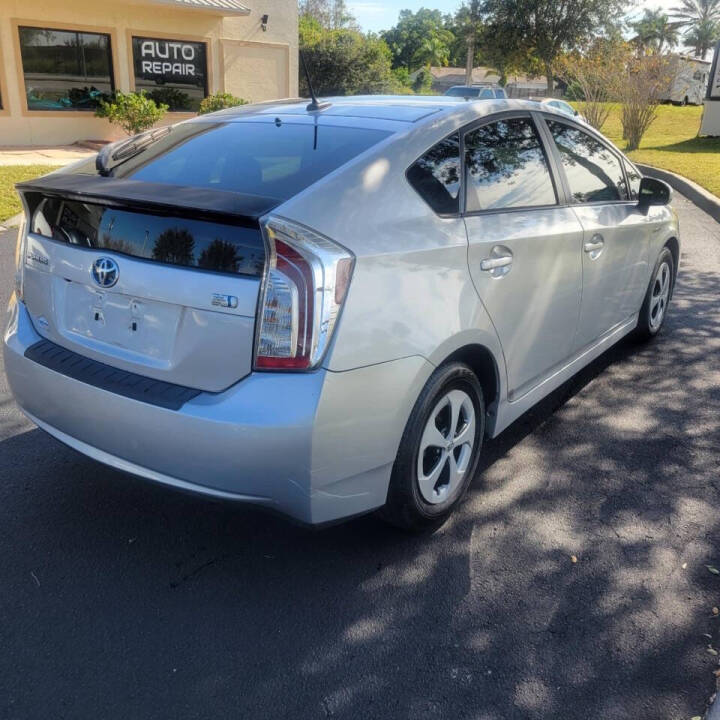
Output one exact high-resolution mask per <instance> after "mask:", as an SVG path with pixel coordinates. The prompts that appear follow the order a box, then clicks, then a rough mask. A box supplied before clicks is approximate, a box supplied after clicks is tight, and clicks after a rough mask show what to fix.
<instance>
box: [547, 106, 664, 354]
mask: <svg viewBox="0 0 720 720" xmlns="http://www.w3.org/2000/svg"><path fill="white" fill-rule="evenodd" d="M545 120H546V123H547V128H548V130H549V133H550V135H551V136H552V141H553V147H554V152H555V154H556V161H557V164H558V165H559V166H560V167H561V168H562V170H563V182H564V183H565V186H566V192H567V196H568V198H569V201H570V202H571V203H572V207H573V209H574V211H575V214H576V215H577V217H578V219H579V220H580V223H581V224H582V227H583V242H582V252H581V256H582V272H583V299H582V309H581V313H580V322H579V324H578V332H577V338H576V341H575V346H576V349H577V350H579V349H581V348H583V347H585V346H586V345H590V344H592V343H593V342H594V341H595V340H597V339H598V338H599V337H600V336H602V335H604V334H605V333H607V332H608V331H610V330H612V329H613V328H614V327H616V326H618V325H620V324H621V323H622V322H624V321H625V320H627V319H628V318H629V317H630V316H632V315H633V314H634V313H636V312H637V311H638V310H639V308H640V305H641V304H642V298H643V294H644V292H645V290H646V284H647V279H648V274H649V271H648V250H649V237H650V233H651V232H652V225H653V223H652V214H643V213H642V212H640V210H639V209H638V206H637V200H636V199H635V200H633V198H632V195H631V191H630V188H629V186H628V179H627V178H626V174H625V169H624V166H623V159H622V158H621V157H620V155H619V154H618V153H617V152H615V150H613V149H612V148H611V147H610V146H609V145H607V144H605V143H604V142H603V141H602V140H601V139H600V138H599V137H598V136H596V135H594V134H591V133H589V132H586V131H585V130H582V129H581V128H579V127H578V126H577V125H574V124H573V123H572V121H570V122H566V121H565V120H558V119H556V118H555V117H552V118H550V117H547V116H546V118H545ZM630 180H631V182H633V183H634V180H633V179H632V178H631V179H630Z"/></svg>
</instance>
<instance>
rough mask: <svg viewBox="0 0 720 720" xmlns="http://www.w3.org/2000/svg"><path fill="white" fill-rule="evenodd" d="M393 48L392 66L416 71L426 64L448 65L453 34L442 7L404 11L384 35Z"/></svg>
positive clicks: (391, 48) (391, 49)
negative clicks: (448, 27)
mask: <svg viewBox="0 0 720 720" xmlns="http://www.w3.org/2000/svg"><path fill="white" fill-rule="evenodd" d="M382 37H383V39H384V40H385V42H386V43H387V44H388V46H389V47H390V52H392V57H393V67H396V68H397V67H406V68H408V70H411V71H412V70H417V69H418V68H421V67H423V66H424V65H428V64H430V65H436V64H437V65H447V62H448V59H449V58H450V51H451V46H452V43H453V41H454V39H455V38H454V37H453V34H452V33H451V32H450V31H449V30H448V29H447V27H446V26H445V18H443V15H442V13H441V12H440V11H439V10H428V9H427V8H420V9H419V10H418V11H417V12H413V11H412V10H401V11H400V18H399V19H398V23H397V25H395V27H393V28H391V29H390V30H387V31H385V32H384V33H383V34H382Z"/></svg>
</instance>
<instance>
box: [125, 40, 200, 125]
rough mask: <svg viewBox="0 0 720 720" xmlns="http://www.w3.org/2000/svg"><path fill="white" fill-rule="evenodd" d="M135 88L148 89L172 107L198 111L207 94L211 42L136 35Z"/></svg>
mask: <svg viewBox="0 0 720 720" xmlns="http://www.w3.org/2000/svg"><path fill="white" fill-rule="evenodd" d="M132 49H133V65H134V68H135V90H136V91H137V92H140V91H141V90H146V91H147V94H148V95H149V96H150V97H151V98H152V99H153V100H154V101H155V102H156V103H165V104H166V105H167V106H168V107H169V108H170V110H171V111H175V112H197V111H198V108H199V107H200V102H201V101H202V99H203V98H204V97H205V96H206V95H207V46H206V45H205V43H203V42H185V41H180V40H155V39H153V38H146V37H134V38H133V39H132Z"/></svg>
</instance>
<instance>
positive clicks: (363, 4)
mask: <svg viewBox="0 0 720 720" xmlns="http://www.w3.org/2000/svg"><path fill="white" fill-rule="evenodd" d="M461 4H462V2H461V0H425V2H413V1H412V0H349V2H348V7H349V8H350V11H351V12H352V14H353V15H354V16H355V17H356V18H357V21H358V22H359V23H360V26H361V27H362V29H363V30H373V31H374V32H378V31H380V30H387V29H388V28H390V27H392V26H393V25H395V23H396V22H397V19H398V15H399V14H400V11H401V10H404V9H409V10H413V11H416V10H418V9H419V8H421V7H427V8H432V9H437V10H441V11H442V12H443V13H452V12H455V10H457V8H458V7H459V6H460V5H461ZM678 4H679V3H678V0H640V1H637V2H635V3H634V5H635V6H636V8H635V9H634V10H631V13H630V14H632V15H637V14H642V10H643V8H658V7H659V8H663V9H664V10H666V11H667V10H669V9H670V8H671V7H676V6H677V5H678Z"/></svg>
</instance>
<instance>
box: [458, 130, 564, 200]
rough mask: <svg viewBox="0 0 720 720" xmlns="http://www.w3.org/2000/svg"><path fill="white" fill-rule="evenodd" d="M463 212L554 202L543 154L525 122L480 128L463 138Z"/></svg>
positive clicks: (552, 188)
mask: <svg viewBox="0 0 720 720" xmlns="http://www.w3.org/2000/svg"><path fill="white" fill-rule="evenodd" d="M465 172H466V178H467V180H466V184H467V210H468V212H473V211H477V210H493V209H497V208H512V207H534V206H539V205H554V204H555V203H556V202H557V198H556V196H555V188H554V187H553V183H552V179H551V177H550V171H549V169H548V164H547V159H546V158H545V152H544V150H543V147H542V143H541V141H540V136H539V135H538V132H537V130H536V128H535V125H534V124H533V122H532V121H531V120H530V119H529V118H512V119H508V120H499V121H498V122H495V123H491V124H489V125H483V126H482V127H480V128H478V129H477V130H473V131H471V132H469V133H468V134H467V135H466V136H465Z"/></svg>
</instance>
